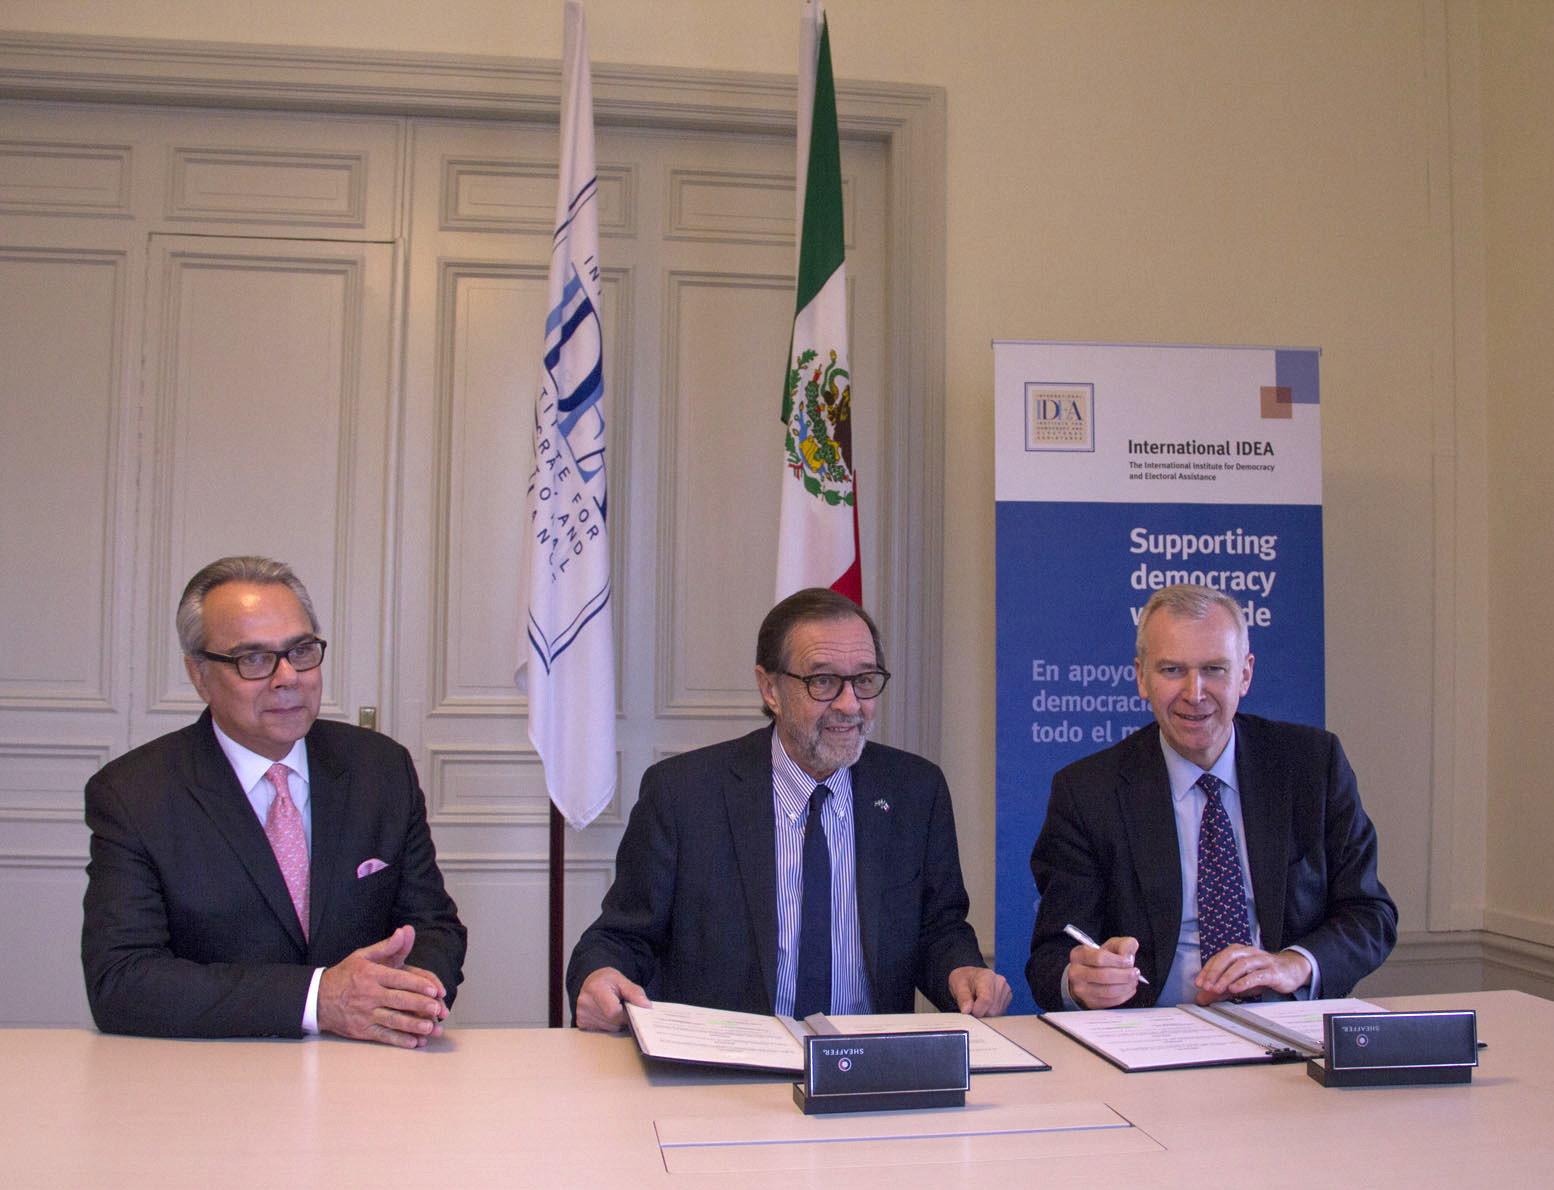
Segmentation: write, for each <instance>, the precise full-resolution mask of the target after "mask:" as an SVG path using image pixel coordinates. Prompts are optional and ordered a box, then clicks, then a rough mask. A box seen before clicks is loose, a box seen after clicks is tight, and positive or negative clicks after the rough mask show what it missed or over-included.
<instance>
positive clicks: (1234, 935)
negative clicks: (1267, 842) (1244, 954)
mask: <svg viewBox="0 0 1554 1190" xmlns="http://www.w3.org/2000/svg"><path fill="white" fill-rule="evenodd" d="M1198 784H1199V785H1200V786H1202V787H1203V792H1204V793H1205V794H1207V795H1208V798H1207V800H1206V801H1205V802H1204V804H1203V817H1202V819H1200V820H1199V823H1198V953H1199V955H1200V956H1201V958H1202V961H1203V962H1204V963H1207V962H1208V961H1209V960H1210V959H1212V958H1213V957H1214V956H1215V955H1217V954H1218V953H1219V952H1220V951H1222V950H1224V949H1225V947H1227V946H1235V945H1237V944H1240V945H1242V946H1250V945H1251V942H1252V931H1251V928H1250V927H1249V926H1248V925H1247V915H1246V889H1245V887H1244V886H1243V884H1242V882H1241V857H1240V856H1239V855H1238V854H1237V853H1236V837H1235V835H1234V834H1233V833H1232V831H1231V829H1230V815H1229V814H1227V813H1225V806H1224V804H1223V803H1222V802H1221V801H1220V800H1219V791H1220V789H1221V788H1222V787H1223V785H1224V782H1222V781H1221V780H1220V779H1219V778H1218V777H1216V776H1215V775H1214V774H1213V773H1204V774H1203V776H1201V777H1199V778H1198Z"/></svg>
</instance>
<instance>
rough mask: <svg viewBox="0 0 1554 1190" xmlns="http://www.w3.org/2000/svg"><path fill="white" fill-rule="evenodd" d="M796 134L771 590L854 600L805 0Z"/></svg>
mask: <svg viewBox="0 0 1554 1190" xmlns="http://www.w3.org/2000/svg"><path fill="white" fill-rule="evenodd" d="M798 142H799V154H798V203H799V210H798V216H799V217H798V225H799V258H798V286H797V297H796V300H795V303H794V306H795V311H796V313H795V314H794V317H793V338H792V340H791V343H790V346H789V348H788V366H787V376H786V381H785V383H784V385H783V392H782V423H783V474H782V504H781V509H782V511H781V519H780V521H779V523H778V529H777V598H778V599H782V598H784V597H785V596H788V595H791V594H792V593H793V592H794V591H797V590H800V589H801V588H803V587H830V588H832V589H833V590H835V591H839V592H841V593H842V594H843V595H847V596H849V597H850V598H851V599H853V600H854V601H855V602H858V603H862V602H863V576H862V572H861V569H860V567H859V558H858V504H857V499H856V493H855V490H854V479H853V432H852V408H851V400H852V376H851V373H850V371H849V365H848V360H847V271H846V261H845V246H844V239H843V233H842V159H841V151H840V138H839V137H838V135H837V130H836V85H835V83H834V81H833V79H832V76H831V39H830V34H829V32H828V30H827V26H826V14H825V9H824V8H823V7H822V6H821V5H820V4H818V3H813V2H810V3H806V4H805V5H804V13H803V17H802V21H801V25H800V33H799V122H798Z"/></svg>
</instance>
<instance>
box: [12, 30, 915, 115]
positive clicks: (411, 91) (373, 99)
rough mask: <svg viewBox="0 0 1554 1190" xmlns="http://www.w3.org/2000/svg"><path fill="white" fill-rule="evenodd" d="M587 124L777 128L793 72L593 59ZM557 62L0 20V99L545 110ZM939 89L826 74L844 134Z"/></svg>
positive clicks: (461, 111)
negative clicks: (833, 78) (21, 25)
mask: <svg viewBox="0 0 1554 1190" xmlns="http://www.w3.org/2000/svg"><path fill="white" fill-rule="evenodd" d="M592 81H593V93H594V123H595V125H596V126H598V127H610V126H626V127H633V126H649V125H650V126H653V127H664V126H666V125H667V126H671V127H673V126H676V125H683V126H688V127H696V128H701V129H714V130H717V129H723V130H729V131H740V132H749V131H775V132H787V131H791V129H792V127H793V112H794V104H795V96H796V83H795V80H794V77H793V76H792V75H785V74H757V73H750V72H735V71H715V70H684V69H670V68H661V67H645V66H629V65H611V64H607V63H606V64H602V63H594V64H593V67H592ZM560 84H561V64H560V62H559V61H552V60H545V59H531V58H508V57H496V56H485V55H473V54H433V53H404V52H388V51H379V50H352V49H333V48H321V47H314V46H287V45H251V44H240V45H239V44H228V43H224V42H204V41H171V40H163V39H153V38H132V37H92V36H79V35H61V34H50V33H22V32H8V31H4V30H0V97H5V98H11V99H43V100H53V101H60V100H70V101H94V100H95V101H101V102H112V103H150V104H178V105H182V106H193V107H227V108H231V107H244V108H253V107H258V108H267V109H272V110H306V111H312V112H318V111H325V112H343V113H350V114H358V115H359V114H374V115H430V116H458V117H465V118H477V119H479V118H484V119H527V120H540V121H549V122H555V120H556V119H557V113H558V110H559V103H560V98H559V97H560V90H561V85H560ZM943 95H944V92H943V89H942V88H936V87H920V86H911V85H905V84H899V83H869V82H855V83H845V82H839V83H838V84H837V115H838V120H839V122H840V123H841V124H842V131H843V132H844V134H847V135H850V136H862V137H866V138H870V139H888V137H889V136H890V134H891V132H892V130H894V129H895V128H897V127H899V126H900V125H901V123H902V122H903V121H904V120H909V119H911V117H912V113H913V112H914V111H915V110H919V109H922V108H923V107H925V106H927V107H930V108H932V107H935V106H937V107H940V108H942V106H943Z"/></svg>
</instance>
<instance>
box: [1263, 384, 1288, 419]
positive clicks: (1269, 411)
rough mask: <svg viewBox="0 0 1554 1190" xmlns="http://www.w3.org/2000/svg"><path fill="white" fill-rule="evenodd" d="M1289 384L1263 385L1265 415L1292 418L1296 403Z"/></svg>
mask: <svg viewBox="0 0 1554 1190" xmlns="http://www.w3.org/2000/svg"><path fill="white" fill-rule="evenodd" d="M1291 398H1292V394H1291V392H1290V388H1289V386H1288V385H1283V384H1281V385H1273V384H1265V385H1263V416H1264V417H1283V418H1292V417H1294V416H1295V403H1294V401H1293V400H1292V399H1291Z"/></svg>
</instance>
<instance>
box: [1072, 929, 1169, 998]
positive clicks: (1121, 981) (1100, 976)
mask: <svg viewBox="0 0 1554 1190" xmlns="http://www.w3.org/2000/svg"><path fill="white" fill-rule="evenodd" d="M1063 932H1064V933H1065V934H1067V935H1068V936H1069V937H1070V938H1072V939H1073V940H1074V941H1075V942H1077V943H1079V946H1078V947H1075V948H1074V950H1073V951H1071V952H1070V954H1069V961H1068V991H1069V995H1070V996H1071V997H1073V999H1074V1001H1075V1002H1076V1003H1078V1004H1080V1005H1082V1006H1084V1007H1085V1008H1116V1007H1117V1006H1118V1005H1119V1004H1125V1003H1127V1001H1129V1000H1131V999H1132V998H1133V993H1134V992H1135V991H1137V990H1138V985H1139V984H1141V983H1142V984H1148V983H1149V980H1147V979H1145V978H1144V976H1143V975H1141V974H1140V973H1139V969H1138V967H1137V966H1135V965H1134V962H1133V956H1134V955H1135V954H1137V953H1138V948H1139V944H1138V939H1137V938H1109V939H1107V941H1106V943H1105V945H1102V944H1101V943H1099V942H1096V941H1095V939H1093V938H1091V937H1090V935H1088V934H1086V933H1085V932H1084V931H1083V930H1081V929H1080V928H1079V927H1078V926H1076V925H1073V924H1072V923H1070V924H1069V925H1066V926H1064V927H1063ZM1080 947H1086V948H1088V951H1081V950H1080Z"/></svg>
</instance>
